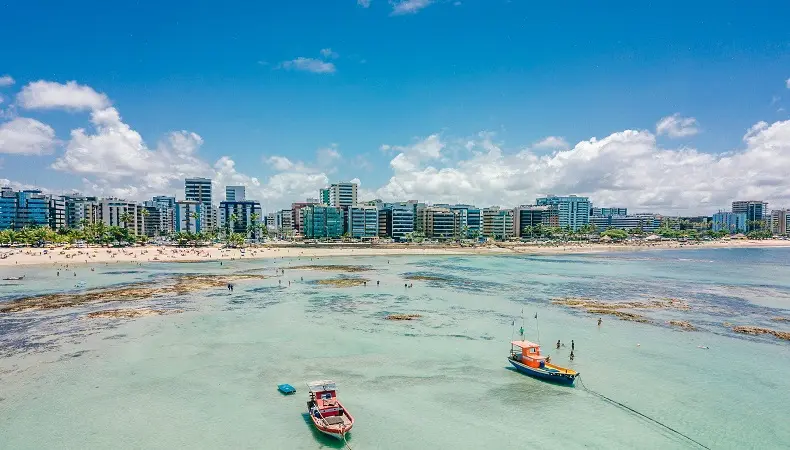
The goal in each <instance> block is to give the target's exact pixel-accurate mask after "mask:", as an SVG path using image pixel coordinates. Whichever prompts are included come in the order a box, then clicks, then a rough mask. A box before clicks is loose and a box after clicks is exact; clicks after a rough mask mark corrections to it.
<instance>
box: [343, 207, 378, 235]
mask: <svg viewBox="0 0 790 450" xmlns="http://www.w3.org/2000/svg"><path fill="white" fill-rule="evenodd" d="M347 229H348V232H349V234H350V235H351V237H353V238H357V239H372V238H375V237H377V236H378V231H379V214H378V209H376V207H375V206H370V205H356V206H350V207H349V208H348V226H347Z"/></svg>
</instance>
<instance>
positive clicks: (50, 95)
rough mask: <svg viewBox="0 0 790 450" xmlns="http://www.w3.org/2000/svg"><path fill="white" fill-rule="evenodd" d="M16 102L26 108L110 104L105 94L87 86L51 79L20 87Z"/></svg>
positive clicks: (95, 108) (84, 107)
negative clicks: (62, 82)
mask: <svg viewBox="0 0 790 450" xmlns="http://www.w3.org/2000/svg"><path fill="white" fill-rule="evenodd" d="M17 102H18V103H19V104H20V105H21V106H22V107H23V108H27V109H54V108H64V109H69V110H83V109H90V110H98V109H104V108H107V107H108V106H110V100H109V99H108V98H107V96H106V95H104V94H100V93H98V92H96V91H94V90H93V88H91V87H89V86H83V85H80V84H77V82H76V81H69V82H67V83H66V84H60V83H56V82H53V81H44V80H39V81H34V82H32V83H29V84H28V85H27V86H25V87H24V88H22V91H21V92H20V93H19V94H18V95H17Z"/></svg>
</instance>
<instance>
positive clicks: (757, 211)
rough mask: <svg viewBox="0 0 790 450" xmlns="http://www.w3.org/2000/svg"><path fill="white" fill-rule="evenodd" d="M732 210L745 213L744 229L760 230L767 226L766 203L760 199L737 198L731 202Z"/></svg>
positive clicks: (736, 212)
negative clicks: (737, 199)
mask: <svg viewBox="0 0 790 450" xmlns="http://www.w3.org/2000/svg"><path fill="white" fill-rule="evenodd" d="M732 212H733V213H735V214H746V231H747V232H748V231H753V230H761V229H764V228H766V227H767V225H768V224H767V223H766V222H767V218H768V217H767V216H768V203H766V202H763V201H760V200H739V201H735V202H732Z"/></svg>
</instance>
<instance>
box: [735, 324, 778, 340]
mask: <svg viewBox="0 0 790 450" xmlns="http://www.w3.org/2000/svg"><path fill="white" fill-rule="evenodd" d="M732 331H734V332H736V333H743V334H751V335H753V336H757V335H761V334H770V335H772V336H775V337H777V338H779V339H784V340H786V341H790V332H787V331H778V330H772V329H770V328H761V327H749V326H743V325H739V326H735V327H732Z"/></svg>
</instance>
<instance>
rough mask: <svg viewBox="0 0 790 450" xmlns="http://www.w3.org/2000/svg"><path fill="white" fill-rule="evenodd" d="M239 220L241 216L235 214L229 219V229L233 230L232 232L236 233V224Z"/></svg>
mask: <svg viewBox="0 0 790 450" xmlns="http://www.w3.org/2000/svg"><path fill="white" fill-rule="evenodd" d="M238 220H239V216H238V215H237V214H236V213H235V212H234V213H231V215H230V216H229V217H228V221H229V222H228V227H229V229H231V230H233V231H232V232H234V233H235V232H236V222H237V221H238Z"/></svg>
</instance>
